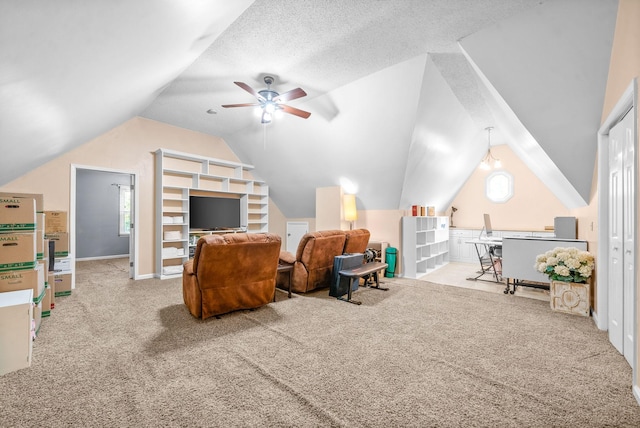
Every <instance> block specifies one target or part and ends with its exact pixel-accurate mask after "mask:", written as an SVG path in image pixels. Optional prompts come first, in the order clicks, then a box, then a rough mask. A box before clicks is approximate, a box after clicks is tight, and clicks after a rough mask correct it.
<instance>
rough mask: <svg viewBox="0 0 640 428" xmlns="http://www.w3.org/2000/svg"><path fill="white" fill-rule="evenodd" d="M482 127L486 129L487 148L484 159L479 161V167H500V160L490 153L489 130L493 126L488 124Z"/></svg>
mask: <svg viewBox="0 0 640 428" xmlns="http://www.w3.org/2000/svg"><path fill="white" fill-rule="evenodd" d="M484 129H486V130H487V142H488V144H489V148H488V149H487V154H486V155H485V157H484V159H482V162H480V169H484V170H490V169H491V168H494V169H495V168H501V167H502V163H501V162H500V159H498V158H495V157H493V155H492V154H491V130H492V129H493V126H488V127H486V128H484Z"/></svg>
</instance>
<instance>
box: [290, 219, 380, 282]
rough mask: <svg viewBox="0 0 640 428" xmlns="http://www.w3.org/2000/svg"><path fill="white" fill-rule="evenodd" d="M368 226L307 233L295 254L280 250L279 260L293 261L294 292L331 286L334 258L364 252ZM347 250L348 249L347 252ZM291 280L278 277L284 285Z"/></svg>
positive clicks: (367, 237)
mask: <svg viewBox="0 0 640 428" xmlns="http://www.w3.org/2000/svg"><path fill="white" fill-rule="evenodd" d="M369 235H370V234H369V231H368V230H366V229H356V230H350V231H344V230H323V231H319V232H311V233H307V234H305V235H304V236H303V237H302V239H300V243H299V244H298V249H297V251H296V254H295V256H294V255H293V254H291V253H289V252H287V251H283V252H281V253H280V263H282V264H293V272H291V291H294V292H296V293H307V292H309V291H313V290H315V289H318V288H324V287H329V286H330V285H331V281H332V273H333V259H334V257H335V256H339V255H341V254H344V253H345V252H349V253H362V252H364V251H365V249H366V248H367V244H368V242H369ZM345 250H348V251H345ZM287 280H288V279H287V278H286V276H285V275H280V276H279V277H278V286H279V287H282V288H285V287H286V285H287V284H286V281H287Z"/></svg>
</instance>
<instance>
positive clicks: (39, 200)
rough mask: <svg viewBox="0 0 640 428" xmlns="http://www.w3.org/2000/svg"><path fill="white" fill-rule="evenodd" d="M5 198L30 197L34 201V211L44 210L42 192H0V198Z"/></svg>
mask: <svg viewBox="0 0 640 428" xmlns="http://www.w3.org/2000/svg"><path fill="white" fill-rule="evenodd" d="M5 198H30V199H33V200H35V201H36V212H38V213H41V212H43V211H44V195H43V194H42V193H19V192H0V199H5Z"/></svg>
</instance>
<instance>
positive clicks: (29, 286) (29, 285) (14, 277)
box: [0, 263, 46, 303]
mask: <svg viewBox="0 0 640 428" xmlns="http://www.w3.org/2000/svg"><path fill="white" fill-rule="evenodd" d="M45 275H46V274H45V272H44V266H43V265H42V264H41V263H38V265H37V267H36V268H35V269H30V270H13V271H9V272H0V292H3V293H4V292H7V291H17V290H33V301H34V303H38V302H39V301H40V300H42V299H43V298H44V294H45V279H44V278H45Z"/></svg>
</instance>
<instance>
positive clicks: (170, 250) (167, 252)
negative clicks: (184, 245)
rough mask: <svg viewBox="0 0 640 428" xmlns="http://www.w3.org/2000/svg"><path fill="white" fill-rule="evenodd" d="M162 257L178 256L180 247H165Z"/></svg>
mask: <svg viewBox="0 0 640 428" xmlns="http://www.w3.org/2000/svg"><path fill="white" fill-rule="evenodd" d="M162 257H164V258H167V257H178V249H177V248H175V247H165V248H163V249H162Z"/></svg>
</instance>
